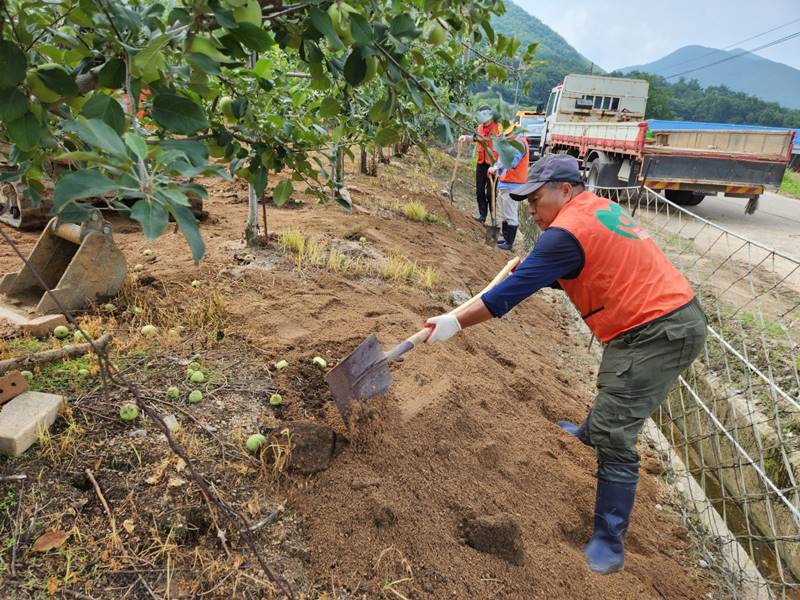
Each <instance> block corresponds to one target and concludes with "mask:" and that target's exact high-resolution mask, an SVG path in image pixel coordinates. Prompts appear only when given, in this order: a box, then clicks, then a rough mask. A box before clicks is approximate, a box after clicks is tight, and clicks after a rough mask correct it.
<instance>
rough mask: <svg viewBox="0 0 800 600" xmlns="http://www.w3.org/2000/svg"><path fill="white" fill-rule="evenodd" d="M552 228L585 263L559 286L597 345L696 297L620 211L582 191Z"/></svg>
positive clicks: (659, 250) (607, 202)
mask: <svg viewBox="0 0 800 600" xmlns="http://www.w3.org/2000/svg"><path fill="white" fill-rule="evenodd" d="M550 227H560V228H561V229H565V230H567V231H568V232H570V233H571V234H572V235H573V236H574V237H575V239H576V240H578V243H579V244H580V245H581V247H582V248H583V252H584V257H585V263H584V266H583V269H582V270H581V272H580V274H579V275H578V277H576V278H575V279H559V280H558V283H559V284H560V285H561V287H562V289H563V290H564V291H565V292H566V293H567V295H568V296H569V298H570V300H572V302H573V304H575V306H576V307H577V309H578V310H579V311H580V313H581V317H583V319H584V321H586V324H587V325H588V326H589V329H591V330H592V333H594V335H595V336H596V337H597V339H599V340H600V341H601V342H608V341H609V340H612V339H613V338H615V337H616V336H618V335H619V334H621V333H623V332H625V331H627V330H629V329H633V328H634V327H636V326H637V325H643V324H644V323H648V322H650V321H653V320H654V319H657V318H659V317H663V316H664V315H667V314H669V313H671V312H673V311H674V310H677V309H678V308H681V307H682V306H684V305H685V304H687V303H689V302H690V301H691V300H692V299H693V298H694V292H693V291H692V288H691V286H690V285H689V282H688V281H687V280H686V278H685V277H684V276H683V274H682V273H681V272H680V271H678V270H677V269H676V268H675V267H673V266H672V263H670V261H669V259H667V257H666V256H665V255H664V253H663V252H662V251H661V249H660V248H659V247H658V246H657V245H656V243H655V242H654V241H653V240H652V239H650V236H649V235H648V234H647V233H645V231H644V230H642V228H641V227H639V226H638V225H636V223H634V221H633V219H631V217H630V216H628V214H627V213H626V212H625V211H624V210H623V209H622V207H621V206H620V205H619V204H617V203H615V202H612V201H611V200H608V199H607V198H600V197H599V196H596V195H595V194H593V193H591V192H583V193H581V194H578V195H577V196H575V197H574V198H573V199H572V200H570V201H569V202H568V203H567V204H566V205H564V207H563V208H562V209H561V211H560V212H559V213H558V215H557V216H556V218H555V219H554V220H553V222H552V223H551V224H550Z"/></svg>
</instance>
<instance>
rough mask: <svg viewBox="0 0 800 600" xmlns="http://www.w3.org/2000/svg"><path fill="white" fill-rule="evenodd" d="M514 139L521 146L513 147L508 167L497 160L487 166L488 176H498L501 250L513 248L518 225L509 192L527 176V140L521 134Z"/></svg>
mask: <svg viewBox="0 0 800 600" xmlns="http://www.w3.org/2000/svg"><path fill="white" fill-rule="evenodd" d="M514 141H515V142H517V143H519V144H520V145H521V146H522V147H521V148H515V152H514V160H512V161H511V165H510V166H509V168H508V169H506V168H504V167H503V165H502V164H501V163H500V162H499V161H498V162H497V163H495V164H494V165H493V166H492V167H490V168H489V175H490V176H497V175H499V176H500V183H499V184H498V185H497V190H498V193H499V194H500V214H501V215H502V216H503V239H502V240H498V242H497V247H498V248H500V249H501V250H511V249H513V248H514V239H515V238H516V237H517V227H518V226H519V216H518V215H519V212H518V210H517V207H518V205H517V203H516V201H515V200H514V199H513V198H512V197H511V193H512V192H513V191H514V190H515V189H517V188H518V187H519V186H520V185H522V184H524V183H525V179H526V178H527V176H528V163H529V162H530V161H529V160H528V155H529V150H528V140H526V139H525V136H524V135H522V134H519V135H517V136H516V137H515V138H514Z"/></svg>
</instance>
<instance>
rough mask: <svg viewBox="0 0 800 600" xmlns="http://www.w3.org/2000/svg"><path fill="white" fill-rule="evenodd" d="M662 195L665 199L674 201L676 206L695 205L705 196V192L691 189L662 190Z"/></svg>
mask: <svg viewBox="0 0 800 600" xmlns="http://www.w3.org/2000/svg"><path fill="white" fill-rule="evenodd" d="M664 195H665V196H666V197H667V200H669V201H671V202H674V203H675V204H677V205H678V206H697V205H698V204H700V203H701V202H702V201H703V200H704V199H705V197H706V195H705V194H700V193H697V192H693V191H691V190H664Z"/></svg>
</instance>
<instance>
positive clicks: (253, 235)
mask: <svg viewBox="0 0 800 600" xmlns="http://www.w3.org/2000/svg"><path fill="white" fill-rule="evenodd" d="M244 241H245V244H247V245H248V246H257V245H258V196H256V190H255V188H254V187H253V186H252V185H251V184H248V185H247V224H246V225H245V226H244Z"/></svg>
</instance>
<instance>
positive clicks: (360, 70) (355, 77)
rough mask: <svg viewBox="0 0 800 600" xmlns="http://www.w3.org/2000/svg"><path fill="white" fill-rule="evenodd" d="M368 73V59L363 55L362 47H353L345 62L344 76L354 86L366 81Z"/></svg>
mask: <svg viewBox="0 0 800 600" xmlns="http://www.w3.org/2000/svg"><path fill="white" fill-rule="evenodd" d="M366 75H367V61H365V60H364V57H362V56H361V48H353V51H352V52H351V53H350V56H348V57H347V60H346V61H345V63H344V78H345V80H346V81H347V83H349V84H350V85H352V86H353V87H355V86H357V85H358V84H359V83H361V82H362V81H364V77H365V76H366Z"/></svg>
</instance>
